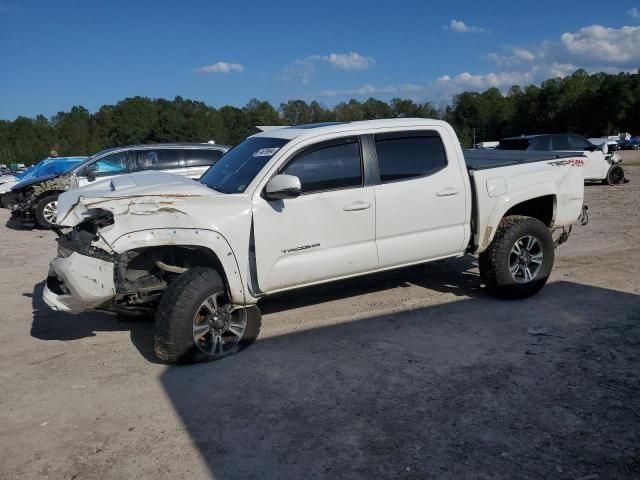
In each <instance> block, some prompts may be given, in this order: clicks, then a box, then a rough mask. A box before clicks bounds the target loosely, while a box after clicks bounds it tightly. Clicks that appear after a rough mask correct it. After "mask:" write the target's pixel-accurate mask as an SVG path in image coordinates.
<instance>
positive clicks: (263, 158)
mask: <svg viewBox="0 0 640 480" xmlns="http://www.w3.org/2000/svg"><path fill="white" fill-rule="evenodd" d="M287 142H288V140H286V139H283V138H267V137H250V138H247V139H246V140H245V141H244V142H242V143H241V144H239V145H238V146H236V147H234V148H232V149H231V150H229V151H228V152H227V153H226V154H224V155H223V156H222V158H220V161H218V162H217V163H215V164H214V165H213V166H212V167H211V168H210V169H209V170H207V171H206V172H205V173H204V175H202V177H200V182H201V183H203V184H204V185H206V186H207V187H209V188H211V189H213V190H216V191H218V192H222V193H242V192H244V191H245V189H246V188H247V187H248V186H249V184H250V183H251V182H252V181H253V179H254V178H255V177H256V175H257V174H258V172H259V171H260V170H262V168H263V167H264V166H265V165H266V164H267V163H268V162H269V160H271V158H272V157H273V156H274V155H275V154H276V152H277V151H278V150H280V149H281V148H282V147H283V146H284V145H285V144H286V143H287Z"/></svg>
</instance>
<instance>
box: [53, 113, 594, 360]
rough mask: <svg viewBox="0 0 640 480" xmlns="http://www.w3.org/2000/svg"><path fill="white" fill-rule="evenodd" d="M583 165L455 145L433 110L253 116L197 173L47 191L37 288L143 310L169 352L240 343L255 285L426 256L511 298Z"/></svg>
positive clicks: (528, 281)
mask: <svg viewBox="0 0 640 480" xmlns="http://www.w3.org/2000/svg"><path fill="white" fill-rule="evenodd" d="M583 165H584V160H583V158H581V157H579V156H578V157H576V156H572V155H566V156H562V155H550V154H546V153H540V152H534V153H531V152H492V151H484V152H475V153H469V154H467V156H466V157H465V154H464V153H463V150H462V149H461V147H460V142H459V141H458V139H457V137H456V134H455V132H454V130H453V129H452V127H451V126H450V125H449V124H447V123H445V122H442V121H438V120H427V119H407V118H403V119H393V120H375V121H362V122H351V123H332V124H314V125H305V126H297V127H286V128H280V129H273V130H269V131H266V132H262V133H259V134H257V135H253V136H251V137H249V138H247V139H246V140H244V141H243V142H242V143H240V144H239V145H238V146H236V147H235V148H233V149H232V150H230V151H229V152H228V153H227V154H226V155H224V156H223V157H222V158H221V160H220V161H219V162H218V163H216V164H215V165H213V166H212V167H211V168H210V169H209V170H208V171H207V172H206V173H205V174H204V175H203V176H202V177H201V178H200V179H199V181H194V180H190V179H188V178H181V177H177V176H174V175H169V174H166V173H163V172H143V173H138V174H132V175H125V176H120V177H116V178H113V179H112V180H111V181H104V182H99V183H95V184H92V185H88V186H86V187H83V188H80V189H77V190H74V191H70V192H67V193H63V194H62V195H60V198H59V200H58V226H57V227H56V229H57V232H58V237H59V238H58V243H59V248H58V256H57V258H55V259H54V260H53V261H52V262H51V268H50V273H49V276H48V279H47V282H46V287H45V288H44V294H43V295H44V300H45V302H46V303H47V304H48V305H49V306H51V307H52V308H54V309H56V310H61V311H67V312H71V313H74V312H81V311H85V310H91V309H96V310H108V311H112V312H116V313H118V314H121V315H155V353H156V355H157V356H158V357H159V358H160V359H162V360H164V361H167V362H178V361H180V362H183V361H200V360H211V359H216V358H220V357H223V356H226V355H229V354H231V353H234V352H237V351H238V350H240V349H242V348H243V347H245V346H247V345H248V344H250V343H251V342H252V341H254V340H255V338H256V337H257V336H258V333H259V331H260V326H261V315H260V310H259V307H258V302H259V300H260V299H261V298H263V297H265V296H267V295H271V294H274V293H277V292H283V291H287V290H291V289H296V288H300V287H306V286H310V285H315V284H320V283H324V282H329V281H334V280H339V279H345V278H349V277H355V276H358V275H365V274H369V273H373V272H380V271H383V270H390V269H397V268H400V267H406V266H410V265H416V264H421V263H425V262H431V261H434V260H440V259H446V258H450V257H457V256H461V255H466V254H471V255H479V265H480V275H481V281H482V283H484V284H485V285H486V288H487V289H488V290H489V291H491V292H493V293H495V294H496V295H498V296H500V297H506V298H523V297H527V296H530V295H533V294H535V293H536V292H537V291H538V290H540V289H541V288H542V286H543V285H544V284H545V282H546V281H547V279H548V277H549V274H550V272H551V268H552V266H553V261H554V247H555V245H556V244H559V243H560V242H562V241H564V240H566V239H567V237H568V232H569V229H570V227H571V225H572V224H574V223H576V222H577V221H578V220H579V218H580V217H581V215H582V212H583V193H584V186H583V183H584V178H583V171H582V166H583ZM555 237H557V239H555V240H554V238H555Z"/></svg>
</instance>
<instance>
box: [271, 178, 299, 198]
mask: <svg viewBox="0 0 640 480" xmlns="http://www.w3.org/2000/svg"><path fill="white" fill-rule="evenodd" d="M301 193H302V185H301V184H300V179H299V178H298V177H296V176H294V175H284V174H280V175H276V176H275V177H273V178H272V179H271V180H269V183H267V186H266V187H265V189H264V196H265V198H266V199H267V200H284V199H285V198H296V197H297V196H299V195H300V194H301Z"/></svg>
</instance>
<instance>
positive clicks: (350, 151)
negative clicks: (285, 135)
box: [282, 138, 362, 193]
mask: <svg viewBox="0 0 640 480" xmlns="http://www.w3.org/2000/svg"><path fill="white" fill-rule="evenodd" d="M282 173H285V174H287V175H295V176H296V177H298V178H299V179H300V183H301V185H302V193H309V192H318V191H323V190H335V189H338V188H351V187H361V186H362V160H361V156H360V142H358V140H357V139H356V138H349V139H346V140H344V139H341V140H340V141H339V142H336V141H332V142H328V143H325V144H320V145H315V146H314V147H312V149H311V150H306V151H304V152H303V153H301V154H298V155H297V156H296V157H295V158H294V159H293V160H292V161H291V162H289V163H288V164H287V166H286V167H285V168H284V169H283V170H282Z"/></svg>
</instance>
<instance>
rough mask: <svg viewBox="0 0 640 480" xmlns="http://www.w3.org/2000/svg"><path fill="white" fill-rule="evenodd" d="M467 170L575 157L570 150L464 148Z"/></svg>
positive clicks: (576, 155)
mask: <svg viewBox="0 0 640 480" xmlns="http://www.w3.org/2000/svg"><path fill="white" fill-rule="evenodd" d="M463 153H464V160H465V162H466V164H467V169H468V170H486V169H488V168H497V167H506V166H509V165H519V164H523V163H533V162H544V161H548V160H557V159H561V158H575V157H578V156H580V154H576V153H572V152H562V153H560V152H527V151H521V150H488V149H487V150H464V152H463Z"/></svg>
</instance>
